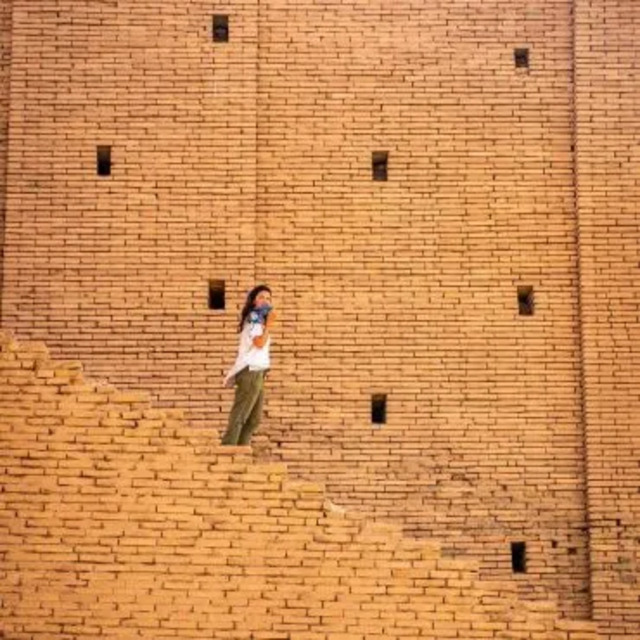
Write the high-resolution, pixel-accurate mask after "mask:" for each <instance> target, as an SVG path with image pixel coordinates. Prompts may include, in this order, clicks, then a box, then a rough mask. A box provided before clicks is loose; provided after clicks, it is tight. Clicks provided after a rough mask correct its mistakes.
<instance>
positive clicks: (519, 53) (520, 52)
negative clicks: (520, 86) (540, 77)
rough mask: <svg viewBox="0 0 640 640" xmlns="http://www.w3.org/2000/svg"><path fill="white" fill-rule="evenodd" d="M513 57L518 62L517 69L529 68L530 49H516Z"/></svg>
mask: <svg viewBox="0 0 640 640" xmlns="http://www.w3.org/2000/svg"><path fill="white" fill-rule="evenodd" d="M513 59H514V61H515V63H516V69H528V68H529V49H514V50H513Z"/></svg>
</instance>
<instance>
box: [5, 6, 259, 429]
mask: <svg viewBox="0 0 640 640" xmlns="http://www.w3.org/2000/svg"><path fill="white" fill-rule="evenodd" d="M233 15H234V20H233V25H232V37H233V42H234V44H233V46H229V45H228V44H220V45H219V46H218V45H217V43H216V46H214V43H213V40H212V4H211V3H210V2H194V1H189V2H166V1H164V0H162V1H161V0H151V1H149V2H140V1H139V0H135V1H133V0H131V1H126V0H125V1H124V2H121V1H119V2H104V1H92V0H89V1H83V2H71V1H63V0H60V1H57V0H44V1H43V2H37V3H34V2H31V1H30V0H23V1H18V2H14V3H13V18H14V20H13V38H14V43H15V48H14V54H15V55H14V56H13V61H12V97H11V117H10V120H11V130H12V134H11V144H10V150H9V169H8V170H9V184H10V186H9V192H8V202H7V209H8V213H7V246H6V256H5V265H4V266H5V272H6V289H5V291H6V296H5V299H4V305H3V322H4V323H5V325H7V326H11V327H14V328H15V329H17V330H19V331H20V332H21V333H22V334H25V335H28V336H33V337H37V338H46V339H47V340H48V341H49V343H50V344H51V348H52V349H54V350H56V352H57V353H60V354H64V355H65V357H68V358H82V359H83V360H85V361H86V362H88V363H90V367H91V372H92V374H93V375H95V376H97V377H102V376H104V377H109V378H110V379H113V380H114V381H117V382H118V383H120V384H122V385H126V386H127V387H128V388H133V389H145V388H146V389H150V390H151V389H152V390H153V393H154V395H155V396H156V397H157V398H159V399H161V401H162V402H163V403H165V404H166V405H172V404H173V403H176V402H181V403H182V404H183V405H186V406H188V407H189V408H190V409H191V411H192V414H193V415H194V416H196V417H197V416H199V415H200V416H201V414H202V412H203V411H205V409H206V411H207V412H208V414H207V415H208V416H209V418H210V419H209V423H210V422H211V419H212V418H213V417H214V416H215V414H216V413H217V412H219V411H221V394H220V380H221V379H222V376H223V369H224V363H226V362H228V361H229V360H230V359H231V358H232V357H233V355H234V351H235V349H236V345H235V334H234V326H235V324H236V319H235V318H233V317H232V316H231V314H228V315H227V314H224V313H222V312H220V311H214V310H210V309H209V308H208V298H209V281H210V280H223V281H225V282H226V287H227V290H228V291H227V295H226V298H227V300H226V302H227V304H228V305H229V307H237V306H238V304H239V302H240V299H241V298H242V297H243V295H244V287H246V286H247V283H250V282H251V281H252V280H253V278H254V275H253V274H254V262H255V261H254V235H253V229H254V216H255V211H256V207H255V148H256V147H255V137H256V121H255V102H256V48H257V15H256V8H255V2H234V3H233ZM98 146H110V147H111V157H112V171H111V175H110V176H99V175H97V147H98Z"/></svg>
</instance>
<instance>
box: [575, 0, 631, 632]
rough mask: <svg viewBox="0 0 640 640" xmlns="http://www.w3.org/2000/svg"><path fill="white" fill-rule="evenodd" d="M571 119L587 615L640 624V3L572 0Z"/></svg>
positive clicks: (611, 628) (620, 627) (618, 624)
mask: <svg viewBox="0 0 640 640" xmlns="http://www.w3.org/2000/svg"><path fill="white" fill-rule="evenodd" d="M576 16H577V24H576V27H577V28H576V61H577V67H576V75H577V82H576V120H577V133H578V137H577V151H578V163H577V169H578V194H579V197H578V201H579V205H580V209H579V225H580V249H581V251H580V261H581V303H582V317H583V323H582V331H583V351H584V367H585V379H584V384H585V402H586V413H587V442H588V478H589V492H588V493H589V525H590V535H591V540H592V542H591V546H592V555H591V567H592V572H593V578H592V584H593V615H594V619H595V620H597V621H598V623H599V625H600V626H601V628H602V629H603V633H604V634H605V637H608V638H623V637H637V635H638V630H639V629H640V605H639V602H640V493H639V491H640V465H639V464H638V460H639V459H640V430H639V429H638V415H639V414H640V397H639V395H638V371H639V370H640V368H639V365H640V358H639V355H638V344H640V331H639V329H638V315H639V313H640V303H639V302H638V300H639V299H640V295H639V294H640V289H639V287H638V283H637V275H638V267H639V266H640V263H639V261H638V260H639V257H640V254H639V253H638V247H639V246H640V228H639V225H638V206H639V205H640V190H639V189H638V166H639V163H640V152H639V151H638V145H637V140H638V136H639V135H640V123H639V121H638V107H637V104H638V98H639V94H638V69H637V64H636V62H634V57H635V49H636V48H637V47H636V40H637V37H638V33H639V29H640V6H638V4H637V3H635V2H631V1H622V2H606V3H603V2H590V1H587V0H579V1H578V2H577V3H576Z"/></svg>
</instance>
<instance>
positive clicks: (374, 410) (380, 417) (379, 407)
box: [371, 393, 387, 424]
mask: <svg viewBox="0 0 640 640" xmlns="http://www.w3.org/2000/svg"><path fill="white" fill-rule="evenodd" d="M371 422H372V423H373V424H385V423H386V422H387V396H386V395H385V394H382V393H376V394H374V395H372V396H371Z"/></svg>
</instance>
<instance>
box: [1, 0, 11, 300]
mask: <svg viewBox="0 0 640 640" xmlns="http://www.w3.org/2000/svg"><path fill="white" fill-rule="evenodd" d="M10 61H11V2H10V1H9V0H1V1H0V308H1V305H2V254H3V252H4V219H5V196H6V191H7V189H6V170H7V146H8V145H7V143H8V135H9V131H8V127H9V72H10V69H11V65H10Z"/></svg>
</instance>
